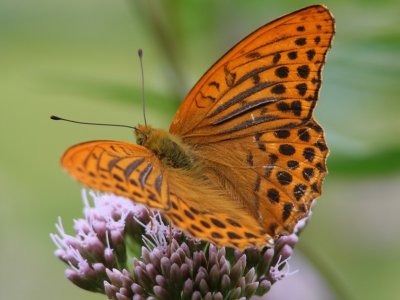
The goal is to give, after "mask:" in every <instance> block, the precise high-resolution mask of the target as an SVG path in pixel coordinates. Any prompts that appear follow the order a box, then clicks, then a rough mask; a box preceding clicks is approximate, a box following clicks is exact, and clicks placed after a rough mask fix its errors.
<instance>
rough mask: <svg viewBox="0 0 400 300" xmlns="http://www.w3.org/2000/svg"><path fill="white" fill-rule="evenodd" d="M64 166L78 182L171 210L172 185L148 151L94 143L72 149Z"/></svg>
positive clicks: (123, 144) (157, 160) (122, 143)
mask: <svg viewBox="0 0 400 300" xmlns="http://www.w3.org/2000/svg"><path fill="white" fill-rule="evenodd" d="M61 164H62V166H63V167H64V168H65V169H66V170H67V171H68V172H69V173H70V174H71V175H72V176H73V177H75V178H76V179H77V180H78V181H80V182H81V183H83V184H85V185H86V186H88V187H90V188H92V189H96V190H99V191H102V192H111V193H114V194H117V195H120V196H123V197H127V198H130V199H132V200H134V201H135V202H138V203H142V204H145V205H147V206H148V207H152V208H157V209H163V210H165V209H168V208H169V205H170V204H169V195H168V182H167V178H166V175H165V172H164V170H163V166H162V164H161V162H160V161H159V159H158V158H157V157H155V155H154V154H153V153H152V152H151V151H150V150H148V149H146V148H144V147H142V146H139V145H134V144H130V143H124V142H114V141H93V142H87V143H82V144H78V145H75V146H73V147H71V148H69V149H68V150H67V151H66V152H65V153H64V155H63V157H62V159H61Z"/></svg>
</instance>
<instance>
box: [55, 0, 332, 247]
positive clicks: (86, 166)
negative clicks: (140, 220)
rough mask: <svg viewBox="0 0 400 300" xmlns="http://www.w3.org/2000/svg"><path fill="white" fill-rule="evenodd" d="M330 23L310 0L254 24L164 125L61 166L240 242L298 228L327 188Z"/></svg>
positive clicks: (195, 232)
mask: <svg viewBox="0 0 400 300" xmlns="http://www.w3.org/2000/svg"><path fill="white" fill-rule="evenodd" d="M333 35H334V20H333V17H332V15H331V14H330V12H329V10H328V9H327V8H326V7H324V6H321V5H313V6H310V7H306V8H304V9H301V10H298V11H296V12H293V13H291V14H288V15H286V16H283V17H281V18H278V19H276V20H274V21H272V22H270V23H268V24H266V25H264V26H262V27H260V28H259V29H257V30H256V31H254V32H253V33H251V34H250V35H249V36H247V37H246V38H244V39H243V40H242V41H240V42H239V43H238V44H236V45H235V46H234V47H233V48H232V49H231V50H229V51H228V52H227V53H226V54H225V55H224V56H223V57H222V58H221V59H220V60H218V61H217V62H216V63H215V64H214V65H213V66H212V67H211V68H210V69H209V70H208V71H207V72H206V73H205V74H204V75H203V77H202V78H201V79H200V80H199V81H198V83H197V84H196V85H195V86H194V87H193V89H192V90H191V91H190V92H189V94H188V96H187V97H186V99H185V100H184V102H183V103H182V105H181V106H180V108H179V109H178V111H177V113H176V115H175V117H174V119H173V121H172V124H171V126H170V128H169V131H168V132H167V131H164V130H161V129H155V128H152V127H151V126H145V125H139V126H137V128H136V130H135V134H136V138H137V139H136V140H137V144H132V143H129V142H119V141H93V142H87V143H82V144H78V145H75V146H73V147H71V148H69V149H68V150H67V151H66V152H65V153H64V155H63V157H62V160H61V164H62V166H63V167H64V168H65V169H66V170H67V171H68V172H69V173H70V174H71V175H72V176H73V177H75V178H76V179H77V180H78V181H80V182H82V183H84V184H85V185H87V186H89V187H90V188H93V189H96V190H100V191H103V192H111V193H114V194H118V195H121V196H124V197H127V198H130V199H132V200H133V201H135V202H138V203H142V204H144V205H146V206H148V207H149V208H154V209H158V210H161V211H162V212H163V213H164V214H165V215H166V216H167V217H168V218H169V219H170V220H171V221H172V223H173V224H175V225H176V226H177V227H179V228H181V229H182V230H184V231H185V232H187V233H189V234H190V235H192V236H194V237H197V238H200V239H205V240H208V241H211V242H213V243H215V244H216V245H220V246H232V247H235V248H238V249H244V248H246V247H249V246H255V247H258V248H261V247H264V246H266V245H272V244H273V241H274V239H275V238H277V237H278V236H280V235H284V234H288V233H291V232H293V231H294V228H295V225H296V224H297V222H298V221H299V220H300V219H302V218H304V217H306V216H307V215H308V213H309V210H310V207H311V204H312V203H313V201H314V199H316V198H317V197H318V196H319V195H320V194H321V188H322V181H323V179H324V177H325V174H326V172H327V171H326V157H327V155H328V152H329V151H328V148H327V146H326V143H325V137H324V132H323V130H322V128H321V126H319V124H318V123H317V122H316V121H315V120H314V118H313V110H314V108H315V105H316V104H317V101H318V99H319V89H320V87H321V83H322V78H321V72H322V67H323V64H324V62H325V58H326V53H327V51H328V49H329V48H330V45H331V41H332V38H333Z"/></svg>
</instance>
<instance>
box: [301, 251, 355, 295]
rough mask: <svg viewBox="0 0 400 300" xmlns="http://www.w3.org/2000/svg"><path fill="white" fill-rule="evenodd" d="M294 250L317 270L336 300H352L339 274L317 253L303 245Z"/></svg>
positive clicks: (348, 289)
mask: <svg viewBox="0 0 400 300" xmlns="http://www.w3.org/2000/svg"><path fill="white" fill-rule="evenodd" d="M296 248H298V250H300V252H301V253H302V254H303V255H304V256H305V257H306V258H307V260H309V261H310V262H311V263H312V265H314V266H315V268H316V269H317V270H318V272H319V273H321V275H322V276H323V278H324V279H325V281H326V282H327V283H328V285H329V286H330V288H331V289H332V290H333V291H334V293H335V294H336V296H337V299H341V300H353V299H355V298H354V297H353V296H352V292H351V291H350V288H349V287H348V285H347V284H346V283H345V282H344V280H342V278H341V277H340V274H338V272H337V271H336V270H335V269H334V268H333V267H332V266H331V265H330V263H329V262H327V261H326V259H325V258H323V257H322V255H320V254H319V253H317V251H315V250H313V249H312V248H311V247H308V246H305V245H304V243H299V244H297V245H296Z"/></svg>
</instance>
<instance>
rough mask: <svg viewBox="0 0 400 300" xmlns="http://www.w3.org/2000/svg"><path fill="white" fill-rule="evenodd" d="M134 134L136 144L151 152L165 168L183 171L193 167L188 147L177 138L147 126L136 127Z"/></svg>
mask: <svg viewBox="0 0 400 300" xmlns="http://www.w3.org/2000/svg"><path fill="white" fill-rule="evenodd" d="M135 134H136V143H137V144H138V145H141V146H144V147H145V148H147V149H149V150H151V151H152V152H153V153H154V154H155V155H156V156H157V157H158V158H159V159H160V160H161V161H162V162H163V163H164V165H165V166H168V167H171V168H183V169H191V168H193V167H194V166H193V157H192V155H191V153H190V149H189V147H188V146H187V145H184V144H183V142H182V140H181V139H180V138H179V137H178V136H175V135H172V134H170V133H168V132H166V131H164V130H162V129H155V128H152V127H151V126H147V125H138V126H137V129H136V130H135Z"/></svg>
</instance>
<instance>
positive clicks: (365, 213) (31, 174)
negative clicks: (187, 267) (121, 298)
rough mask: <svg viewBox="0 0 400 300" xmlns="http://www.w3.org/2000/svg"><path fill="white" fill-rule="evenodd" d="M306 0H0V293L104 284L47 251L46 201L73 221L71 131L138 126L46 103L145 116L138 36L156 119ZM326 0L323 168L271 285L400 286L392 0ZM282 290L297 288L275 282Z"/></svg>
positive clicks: (59, 292) (377, 291)
mask: <svg viewBox="0 0 400 300" xmlns="http://www.w3.org/2000/svg"><path fill="white" fill-rule="evenodd" d="M310 4H315V3H314V2H311V1H289V0H282V1H273V0H257V1H256V0H253V1H232V0H220V1H212V0H202V1H200V0H191V1H186V0H169V1H166V0H164V1H162V0H160V1H155V0H151V1H150V0H141V1H139V0H112V1H111V0H68V1H65V0H56V1H54V0H36V1H29V0H2V1H1V2H0V143H1V146H0V197H1V198H0V298H1V299H18V300H19V299H21V300H22V299H24V300H25V299H41V300H46V299H76V300H79V299H87V300H95V299H105V297H104V296H103V295H99V294H93V293H89V292H86V291H83V290H81V289H79V288H77V287H75V286H73V285H72V284H71V283H70V282H68V281H67V280H66V279H65V278H64V274H63V272H64V268H65V266H64V265H63V264H62V263H61V262H60V261H58V260H57V259H56V258H55V257H54V256H53V251H54V249H55V246H54V245H53V244H52V242H51V240H50V238H49V233H50V232H54V231H55V228H54V223H55V222H56V220H57V216H59V215H61V216H62V218H63V221H64V224H65V228H66V229H67V231H68V230H69V229H71V226H72V219H73V218H77V217H80V216H81V214H82V213H81V211H82V207H83V206H82V203H81V197H80V189H81V187H80V186H79V185H78V184H77V183H75V182H73V181H72V180H71V179H70V178H69V177H68V176H67V175H66V174H65V173H64V172H63V171H62V170H61V168H60V166H59V157H60V155H61V154H62V152H63V151H64V150H65V149H66V148H67V147H68V146H70V145H72V144H75V143H78V142H81V141H86V140H95V139H117V140H128V141H129V140H131V141H133V140H134V137H133V135H132V132H130V131H129V130H125V129H116V128H105V127H90V126H87V127H85V126H79V125H74V124H67V123H60V122H58V123H56V122H52V121H50V120H49V115H50V114H60V115H61V116H64V117H67V118H68V117H69V118H75V119H80V120H86V121H98V122H109V123H123V124H130V125H134V124H137V123H138V122H142V120H143V117H142V115H141V104H140V84H141V82H140V76H139V74H140V69H139V63H138V59H137V56H136V51H137V49H138V48H139V47H141V48H143V49H144V65H145V86H146V87H145V93H146V101H147V106H146V108H147V112H148V115H147V117H148V120H149V121H150V123H151V124H153V125H154V126H157V127H161V128H165V129H167V128H168V126H169V123H170V122H171V119H172V117H173V115H174V112H175V111H176V109H177V107H178V105H179V103H180V101H181V99H182V98H183V96H184V95H185V93H186V92H187V91H188V90H189V89H190V87H191V86H192V85H193V84H194V83H195V82H196V80H197V79H198V78H199V77H200V76H201V75H202V73H203V72H204V71H205V70H206V69H207V68H208V67H209V66H210V65H211V64H212V63H213V62H214V61H215V60H216V59H218V58H219V57H220V56H221V55H222V54H223V53H224V52H225V51H227V50H228V49H229V48H230V47H231V46H232V45H233V44H234V43H235V42H237V41H238V40H239V39H241V38H242V37H244V36H245V35H247V34H248V33H250V32H251V31H253V30H254V29H255V28H257V27H259V26H261V25H263V24H264V23H266V22H268V21H270V20H272V19H274V18H276V17H278V16H280V15H282V14H285V13H288V12H291V11H293V10H296V9H299V8H301V7H304V6H307V5H310ZM323 4H325V5H327V6H328V7H329V8H330V9H331V10H332V12H333V14H334V15H335V17H336V21H337V35H336V38H335V40H334V44H333V48H332V51H331V52H330V54H329V57H328V62H327V65H326V68H325V69H324V84H323V88H322V93H321V101H320V103H319V105H318V108H317V110H316V117H317V119H318V121H319V122H320V123H321V124H323V126H324V128H325V130H326V133H327V134H326V135H327V139H328V143H329V146H330V148H331V155H330V157H329V160H328V166H329V171H330V172H329V176H328V178H327V180H326V181H325V184H324V194H323V196H322V199H320V201H319V202H318V205H317V206H316V208H315V210H314V215H313V218H312V220H311V222H310V224H309V226H308V228H307V230H306V231H305V232H304V233H303V235H302V238H301V242H300V244H299V247H298V248H297V257H296V258H295V262H294V265H296V266H298V268H299V269H300V272H299V273H297V274H296V275H294V276H292V277H291V278H289V279H288V281H287V282H286V283H285V282H282V283H278V284H277V285H276V286H275V287H274V288H273V289H276V291H274V293H275V294H273V295H274V296H273V297H272V296H270V299H328V298H329V299H355V300H357V299H400V285H399V284H398V281H399V279H400V230H399V229H400V217H399V210H400V138H399V137H400V117H399V116H400V99H399V95H400V84H399V83H400V18H399V11H400V2H399V1H397V0H380V1H377V0H363V1H362V0H358V1H348V0H346V1H344V0H335V1H333V0H327V1H324V3H323ZM289 282H290V284H289ZM282 290H283V291H284V292H285V293H291V292H292V294H286V297H283V298H282V296H281V295H282ZM293 292H295V295H294V296H293ZM288 295H291V296H288ZM305 295H306V296H305Z"/></svg>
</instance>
